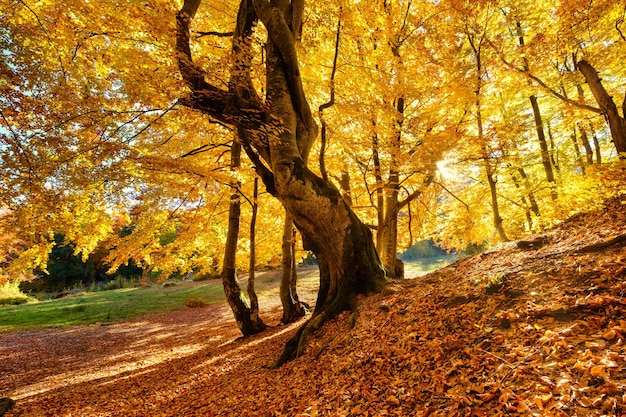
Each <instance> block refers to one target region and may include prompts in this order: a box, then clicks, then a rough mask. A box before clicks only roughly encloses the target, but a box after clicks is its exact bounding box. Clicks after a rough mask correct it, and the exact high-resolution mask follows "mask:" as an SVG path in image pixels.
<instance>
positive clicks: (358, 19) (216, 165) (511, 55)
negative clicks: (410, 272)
mask: <svg viewBox="0 0 626 417" xmlns="http://www.w3.org/2000/svg"><path fill="white" fill-rule="evenodd" d="M1 3H2V7H1V9H2V14H1V15H0V53H1V54H2V59H1V62H0V91H1V94H0V149H1V151H2V152H1V154H0V169H1V170H2V174H1V175H2V182H1V183H0V198H1V204H2V207H1V217H0V228H1V229H2V230H1V233H2V241H1V247H0V258H1V259H2V263H1V276H0V284H1V283H5V282H9V281H13V280H19V281H29V280H31V279H32V278H33V276H34V275H33V274H39V275H44V276H45V275H46V274H48V273H49V272H53V271H52V270H51V269H50V270H49V269H48V268H49V266H50V265H54V264H55V262H56V263H57V265H58V263H59V262H58V261H59V260H61V263H63V259H65V260H67V261H68V262H70V261H72V260H74V261H76V259H75V258H74V256H78V257H80V258H81V262H77V263H76V264H75V265H74V266H75V267H77V271H76V273H75V276H80V277H81V280H83V281H85V282H86V283H87V282H92V281H98V280H104V279H111V278H113V277H114V276H115V274H123V275H124V274H125V275H131V274H138V275H141V276H142V279H143V280H147V281H152V280H155V279H161V280H163V279H166V278H167V277H170V276H172V275H177V276H185V275H187V274H193V275H194V276H212V275H215V274H219V273H220V271H221V270H222V269H223V268H222V266H223V264H222V262H223V256H224V253H225V251H226V245H227V235H228V233H229V229H230V230H232V227H231V226H229V219H232V216H230V215H229V212H230V214H232V211H231V210H230V209H231V206H232V204H233V198H235V199H239V200H240V201H241V202H242V204H241V213H240V219H241V222H240V224H241V230H240V231H239V233H238V240H237V243H236V246H235V248H236V255H237V257H236V260H235V261H234V262H235V263H236V264H235V265H236V268H237V270H240V271H247V270H251V269H252V270H253V269H254V267H256V268H262V267H276V266H278V265H282V266H283V268H286V267H288V266H289V265H293V264H294V262H296V260H297V259H300V258H302V257H305V256H306V254H307V253H308V251H306V250H304V246H305V245H304V244H303V243H302V242H301V241H300V240H298V239H299V237H296V238H294V236H295V235H294V234H293V233H292V230H293V226H291V221H290V219H289V218H285V214H284V210H283V208H282V206H281V204H280V203H279V202H278V201H277V200H276V199H274V198H273V197H272V196H271V195H270V194H269V193H267V192H264V190H263V186H261V187H260V191H259V185H258V179H257V176H256V171H255V169H254V166H255V165H256V166H257V169H258V163H257V161H250V160H249V159H247V158H245V157H243V158H241V161H240V162H239V163H237V161H236V159H237V158H236V157H235V154H236V153H237V152H241V149H240V146H239V145H238V144H239V143H240V140H239V139H237V137H238V132H237V129H235V128H233V126H232V125H230V124H229V123H226V122H224V120H219V118H215V117H207V116H206V115H205V114H202V113H201V112H198V111H196V110H194V109H193V108H190V107H192V106H190V105H189V102H190V100H189V98H188V97H189V86H188V85H186V83H185V79H184V75H183V76H181V73H184V68H182V71H181V57H180V54H181V50H180V45H179V44H178V43H177V42H179V39H178V38H177V36H178V35H179V34H180V32H179V29H178V28H177V26H176V16H177V13H178V12H179V9H180V8H181V4H177V3H171V2H166V1H141V2H138V1H128V2H117V1H105V2H97V3H94V2H57V1H43V0H41V1H33V2H28V1H21V0H20V1H10V0H2V2H1ZM244 3H245V2H244ZM261 3H263V2H261ZM278 3H280V2H277V3H276V4H278ZM185 4H187V3H185ZM183 7H184V6H183ZM239 7H240V2H239V1H220V2H215V1H204V2H202V4H201V5H200V8H199V10H198V12H197V15H196V16H195V18H194V20H193V25H192V27H191V31H190V35H189V43H190V44H191V52H190V53H192V54H193V56H194V63H195V65H197V66H199V67H201V68H202V69H203V71H204V74H205V77H206V78H207V79H209V80H210V81H211V83H212V84H213V85H223V86H228V85H229V83H230V82H232V81H233V79H236V78H237V76H238V75H237V74H238V71H240V69H239V68H238V65H239V63H238V61H237V59H236V54H233V53H232V51H231V50H232V49H233V44H235V45H236V44H237V42H234V41H233V39H237V38H236V36H233V35H234V34H233V26H234V22H235V21H236V19H237V14H238V10H239ZM303 10H304V13H303V16H302V25H301V32H300V38H298V39H296V41H295V42H294V44H295V45H297V53H298V60H299V64H300V71H301V77H302V84H303V86H304V88H305V90H306V93H307V97H308V100H309V102H310V105H311V108H312V109H313V114H314V116H313V117H314V118H315V120H317V121H318V122H319V124H320V136H319V138H318V140H316V141H315V142H314V144H313V145H312V146H313V148H312V150H311V152H310V157H309V161H308V162H309V168H310V169H311V170H312V171H313V172H315V173H316V174H317V175H318V176H319V177H321V178H324V179H325V180H326V181H329V182H331V183H332V184H334V186H335V187H336V188H337V189H338V190H340V191H341V193H342V195H343V197H344V199H345V201H346V202H347V203H348V204H349V205H350V207H351V208H352V210H353V211H354V212H355V213H356V214H357V215H358V217H359V218H360V219H362V220H363V221H364V222H365V223H366V224H367V225H368V226H369V227H370V229H371V230H373V231H374V235H375V243H376V248H377V250H378V253H379V254H380V257H381V260H382V263H383V265H384V266H385V268H386V270H387V273H388V275H389V276H398V277H399V276H401V275H402V269H401V266H399V265H398V262H397V260H396V258H397V253H398V252H399V251H403V250H405V249H407V248H409V247H411V246H412V245H413V244H414V243H416V242H418V241H422V240H432V241H434V242H436V243H437V245H439V246H440V247H442V248H445V249H447V250H454V251H457V252H462V251H468V250H470V251H471V250H476V249H480V248H485V247H487V246H490V245H493V244H496V243H498V242H501V241H508V240H511V239H518V238H521V237H524V236H527V235H530V234H533V233H539V232H541V231H543V230H545V229H546V228H547V227H550V226H552V225H554V224H555V223H558V222H559V221H561V220H563V219H565V218H567V217H568V216H570V215H571V214H573V213H575V212H577V211H580V210H581V209H593V208H595V207H597V206H598V205H599V204H600V203H601V201H602V200H603V199H604V198H605V197H608V196H611V195H613V194H615V193H617V192H619V191H620V190H622V189H623V185H622V183H621V182H620V181H619V180H618V179H617V178H618V177H619V176H618V173H619V172H620V171H621V170H622V169H623V162H621V160H620V159H619V154H620V153H622V152H624V151H626V147H625V145H624V144H625V143H626V139H625V138H626V128H625V126H626V122H624V118H623V113H624V107H625V105H624V104H622V103H619V102H618V101H617V100H618V99H621V98H622V97H624V93H625V91H624V79H625V74H624V71H626V69H624V66H623V65H622V63H623V62H624V58H625V56H624V55H625V54H626V48H625V45H626V36H625V34H624V31H625V30H626V24H625V23H624V18H625V16H626V4H624V3H623V2H615V1H608V0H607V1H591V2H590V1H574V0H567V1H550V2H526V1H479V2H464V1H456V0H449V1H429V0H423V1H422V0H418V1H387V0H384V1H374V2H361V1H319V2H315V3H314V4H313V3H311V4H307V5H306V8H304V9H303ZM296 32H297V31H296ZM266 38H267V32H266V31H265V27H264V26H262V25H260V24H259V25H258V27H257V28H256V30H255V31H254V33H253V34H252V35H251V36H249V37H246V38H245V42H246V48H249V50H250V51H252V52H253V55H252V54H251V58H250V62H248V63H247V65H248V67H247V71H248V75H250V76H251V83H252V84H253V85H254V88H255V89H256V90H257V91H259V92H260V94H261V95H263V94H265V93H266V92H267V91H266V82H267V80H266V73H265V65H266V64H267V60H268V59H269V58H268V56H270V55H271V53H269V52H268V50H267V44H266V42H267V39H266ZM241 39H243V38H241ZM620 111H621V113H622V114H621V115H620ZM237 149H238V150H237ZM234 196H235V197H234ZM257 209H258V214H256V213H257V212H256V210H257ZM255 229H256V231H257V232H256V233H255V232H254V230H255ZM251 242H252V243H253V244H252V245H251ZM51 254H52V258H51ZM251 254H252V256H251ZM251 260H252V262H251ZM51 261H52V262H51ZM64 265H65V267H67V265H68V264H67V263H66V264H64ZM251 266H253V267H252V268H251ZM104 270H106V274H104V275H103V274H102V271H104ZM65 275H66V276H69V275H68V273H67V272H66V273H65ZM68 284H69V283H68V282H64V283H63V284H62V285H64V286H65V285H68ZM293 295H295V294H293ZM292 301H293V300H292ZM296 301H297V299H296Z"/></svg>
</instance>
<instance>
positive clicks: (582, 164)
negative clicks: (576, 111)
mask: <svg viewBox="0 0 626 417" xmlns="http://www.w3.org/2000/svg"><path fill="white" fill-rule="evenodd" d="M571 137H572V144H573V145H574V154H575V155H576V162H577V163H578V167H579V168H580V172H581V173H582V174H583V176H584V175H586V170H585V162H584V161H583V156H582V154H581V153H580V146H578V140H577V139H576V128H575V127H574V128H572V136H571Z"/></svg>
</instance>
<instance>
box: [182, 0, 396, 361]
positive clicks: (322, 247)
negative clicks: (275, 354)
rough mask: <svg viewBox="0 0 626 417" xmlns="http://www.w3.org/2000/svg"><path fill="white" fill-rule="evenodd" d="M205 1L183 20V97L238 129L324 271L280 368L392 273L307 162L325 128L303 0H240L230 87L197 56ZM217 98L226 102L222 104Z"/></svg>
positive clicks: (194, 0) (187, 7)
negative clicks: (193, 48) (300, 44)
mask: <svg viewBox="0 0 626 417" xmlns="http://www.w3.org/2000/svg"><path fill="white" fill-rule="evenodd" d="M199 2H200V0H185V4H184V5H183V8H182V9H181V11H180V12H179V15H178V18H177V19H178V20H177V21H178V26H177V57H178V59H179V69H180V70H181V75H182V77H183V80H184V81H185V82H186V83H187V85H188V86H189V88H190V89H191V91H192V94H191V96H190V97H189V98H187V100H186V101H184V103H185V104H188V105H189V106H190V107H193V108H195V109H198V110H200V111H202V112H204V113H205V114H207V115H208V116H209V117H213V118H217V119H219V120H221V121H223V122H224V123H229V124H231V125H233V126H235V127H236V129H237V131H238V132H239V136H240V137H241V139H242V141H243V146H244V149H245V151H246V153H247V154H248V156H249V157H250V159H251V160H252V162H253V163H254V164H255V166H256V169H257V171H258V172H259V175H260V176H261V179H262V180H263V182H264V184H265V186H266V188H267V190H268V192H270V193H271V194H272V195H273V196H275V197H276V198H277V199H278V200H279V201H280V202H281V203H282V205H283V207H284V208H285V210H286V211H287V213H288V214H289V216H290V217H291V218H292V219H293V222H294V224H295V225H296V227H297V228H298V229H299V230H300V232H301V234H302V236H303V240H304V241H305V242H306V246H305V247H307V248H312V249H313V251H314V252H315V254H316V256H317V258H318V260H319V261H320V269H321V270H322V271H321V275H322V278H321V285H320V287H321V289H320V292H319V294H318V303H317V305H316V306H315V311H314V313H313V315H312V316H311V318H310V319H309V320H308V321H307V322H306V323H305V324H304V325H303V326H302V327H301V328H300V329H299V330H298V332H297V333H296V335H295V336H294V337H293V338H292V339H291V340H290V341H289V342H288V343H287V345H286V346H285V349H284V350H283V352H282V354H281V355H280V357H279V359H278V361H277V362H276V364H275V365H276V366H279V365H282V364H283V363H285V362H286V361H288V360H291V359H293V358H295V357H297V356H299V355H300V354H301V353H302V352H303V350H304V346H305V342H306V339H307V336H308V335H309V334H310V333H311V332H313V331H315V330H316V329H318V328H319V327H320V326H322V325H323V324H324V323H325V322H326V321H327V320H329V319H331V318H332V317H334V316H335V315H336V314H338V313H339V312H341V311H343V310H345V309H348V308H350V307H351V306H352V305H353V300H354V298H355V295H356V294H357V293H369V292H373V291H380V290H381V289H382V288H383V286H384V285H385V283H386V279H385V274H384V270H383V268H382V265H381V263H380V259H379V258H378V255H377V252H376V250H375V247H374V244H373V240H372V234H371V232H370V230H369V228H368V227H367V226H366V225H365V224H363V223H362V222H361V221H360V220H359V219H358V218H357V217H356V215H355V214H354V212H353V211H352V210H351V209H350V207H349V205H348V204H347V203H346V202H345V200H344V199H343V198H342V196H341V193H340V192H339V190H337V189H336V188H335V187H334V186H333V185H332V184H331V183H330V182H329V181H327V180H324V179H323V178H320V177H319V176H317V175H315V174H314V173H313V172H312V171H311V170H310V169H308V167H307V166H306V160H307V158H308V153H309V151H310V149H311V145H312V143H313V140H314V139H315V138H316V136H317V133H318V132H317V130H318V129H317V124H316V123H315V121H314V119H313V117H312V115H311V110H310V107H309V104H308V101H307V99H306V96H305V94H304V88H303V85H302V78H301V75H300V70H299V67H298V58H297V54H296V45H295V43H296V39H297V38H298V34H299V29H298V28H300V27H301V23H302V22H301V21H300V20H299V19H301V17H302V15H303V13H302V8H303V4H304V2H302V1H292V2H288V1H286V0H284V1H272V2H271V3H270V2H269V1H268V0H241V2H240V5H239V12H238V16H237V25H236V28H235V30H234V35H233V52H234V54H235V59H234V61H235V62H238V67H237V68H236V71H233V75H231V81H233V82H231V83H229V84H228V85H229V90H228V91H223V90H219V89H217V88H216V87H214V86H212V85H210V83H208V82H206V80H205V76H204V74H203V72H202V70H201V69H199V68H198V67H197V65H195V64H194V63H193V60H192V57H191V53H190V47H189V40H190V36H189V25H190V23H191V20H192V19H193V17H194V15H195V10H197V4H198V3H199ZM257 20H259V21H260V22H261V23H262V24H263V25H264V26H265V28H266V29H267V34H268V39H267V44H266V51H267V54H266V60H265V67H266V77H265V83H266V85H265V91H266V99H265V103H264V102H263V101H262V100H258V99H257V98H258V94H257V92H256V90H255V89H254V86H253V84H252V83H251V82H250V79H251V67H250V64H249V60H248V59H246V56H249V55H250V54H251V53H252V48H251V46H250V45H251V44H252V42H249V38H250V36H251V34H252V32H253V30H254V28H255V23H256V21H257ZM198 74H201V76H198ZM235 74H236V75H235ZM199 78H200V80H198V79H199ZM205 84H208V86H205ZM199 87H206V88H205V89H204V90H198V88H199ZM206 96H208V97H206ZM213 96H215V97H213ZM216 103H225V104H227V106H226V107H221V108H218V107H217V106H216ZM248 116H249V117H248ZM321 265H324V266H323V267H322V266H321Z"/></svg>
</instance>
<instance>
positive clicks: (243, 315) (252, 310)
mask: <svg viewBox="0 0 626 417" xmlns="http://www.w3.org/2000/svg"><path fill="white" fill-rule="evenodd" d="M240 164H241V145H240V144H239V142H238V140H237V139H235V140H234V141H233V144H232V146H231V157H230V167H231V170H232V171H235V170H236V169H237V168H238V167H239V166H240ZM239 186H240V184H239V183H237V182H236V181H235V183H234V184H233V190H234V191H233V193H232V194H231V195H230V206H229V210H228V234H227V235H226V245H225V248H224V263H223V266H222V274H221V278H222V285H223V286H224V294H225V295H226V300H228V305H230V308H231V310H232V312H233V315H234V316H235V321H236V322H237V326H238V327H239V330H241V333H242V334H243V335H244V336H249V335H252V334H255V333H259V332H261V331H263V330H265V328H266V327H267V326H266V325H265V323H263V321H262V320H261V318H260V317H259V312H258V302H256V303H254V304H251V305H248V304H247V303H246V301H245V300H244V298H243V297H242V295H241V288H240V287H239V284H238V283H237V275H236V262H237V241H238V240H239V218H240V214H241V196H240V192H239ZM253 269H254V268H253ZM252 273H253V272H252ZM248 291H249V292H250V291H252V292H254V284H253V285H252V288H250V287H249V288H248ZM254 300H256V294H255V295H254Z"/></svg>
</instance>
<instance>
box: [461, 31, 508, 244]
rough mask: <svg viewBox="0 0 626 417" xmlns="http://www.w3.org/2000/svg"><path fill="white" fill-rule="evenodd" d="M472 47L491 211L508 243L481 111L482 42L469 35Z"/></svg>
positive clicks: (479, 133) (477, 122)
mask: <svg viewBox="0 0 626 417" xmlns="http://www.w3.org/2000/svg"><path fill="white" fill-rule="evenodd" d="M467 37H468V40H469V42H470V46H471V47H472V50H473V51H474V58H475V59H476V90H475V92H476V103H475V104H476V125H477V127H478V138H477V139H478V142H479V146H480V150H481V153H482V155H481V156H482V159H483V163H484V165H485V174H486V176H487V183H488V184H489V193H490V194H491V210H492V212H493V226H494V228H495V229H496V232H497V233H498V236H499V237H500V240H502V241H503V242H508V241H509V238H508V237H507V235H506V232H505V231H504V226H503V224H502V223H503V220H502V216H500V208H499V206H498V193H497V189H496V179H495V176H494V172H493V168H492V167H491V157H490V155H489V152H488V149H487V143H486V140H485V132H484V126H483V116H482V109H481V101H480V99H481V93H482V84H483V76H484V73H483V67H482V60H481V47H482V44H481V42H482V41H477V39H475V38H474V37H473V36H472V35H470V34H467Z"/></svg>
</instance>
